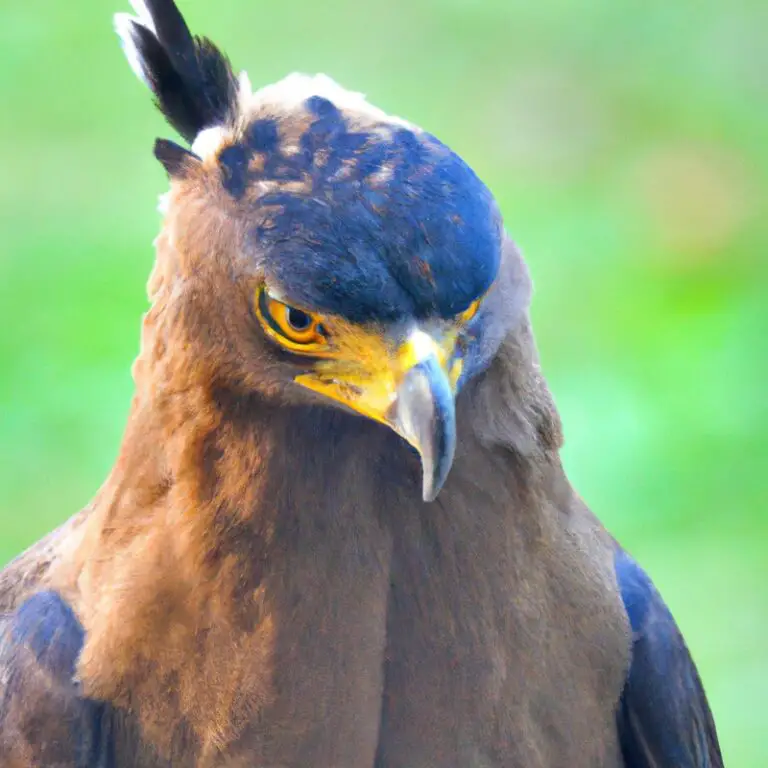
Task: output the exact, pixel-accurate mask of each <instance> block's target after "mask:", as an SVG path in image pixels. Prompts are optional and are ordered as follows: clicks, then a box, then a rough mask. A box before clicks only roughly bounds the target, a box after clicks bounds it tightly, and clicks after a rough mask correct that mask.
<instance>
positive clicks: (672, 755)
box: [615, 549, 723, 768]
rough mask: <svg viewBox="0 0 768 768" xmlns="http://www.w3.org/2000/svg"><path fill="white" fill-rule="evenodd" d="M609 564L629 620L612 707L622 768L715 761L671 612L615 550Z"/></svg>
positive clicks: (681, 767) (718, 761) (671, 767)
mask: <svg viewBox="0 0 768 768" xmlns="http://www.w3.org/2000/svg"><path fill="white" fill-rule="evenodd" d="M615 566H616V577H617V580H618V584H619V589H620V591H621V597H622V599H623V601H624V606H625V608H626V611H627V614H628V616H629V621H630V625H631V627H632V661H631V665H630V669H629V674H628V676H627V680H626V683H625V686H624V691H623V693H622V696H621V701H620V703H619V710H618V714H617V719H618V728H619V736H620V740H621V748H622V752H623V755H624V761H625V763H626V766H627V768H722V766H723V758H722V755H721V754H720V747H719V745H718V741H717V733H716V731H715V724H714V720H713V718H712V713H711V712H710V709H709V704H708V703H707V698H706V696H705V694H704V688H703V687H702V684H701V680H700V678H699V674H698V672H697V671H696V666H695V665H694V663H693V659H692V658H691V655H690V653H689V651H688V648H687V647H686V645H685V641H684V640H683V636H682V635H681V633H680V630H679V629H678V627H677V625H676V624H675V620H674V619H673V618H672V614H671V613H670V611H669V609H668V608H667V606H666V605H665V603H664V601H663V600H662V598H661V595H659V593H658V591H657V590H656V588H655V587H654V585H653V583H652V582H651V580H650V579H649V578H648V576H647V574H646V573H645V572H644V571H643V570H642V568H640V566H639V565H638V564H637V563H636V562H635V561H634V560H633V559H632V558H631V557H630V556H629V555H628V554H627V553H626V552H624V551H623V550H621V549H619V550H617V553H616V557H615Z"/></svg>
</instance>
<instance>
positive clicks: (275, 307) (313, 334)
mask: <svg viewBox="0 0 768 768" xmlns="http://www.w3.org/2000/svg"><path fill="white" fill-rule="evenodd" d="M255 308H256V316H257V317H258V318H259V321H260V322H261V327H262V328H263V329H264V332H265V333H266V334H267V336H269V337H270V338H271V339H272V340H273V341H276V342H277V343H278V344H280V345H281V346H283V347H285V348H286V349H289V350H290V351H291V352H298V353H300V354H309V355H311V354H316V353H318V352H320V351H322V350H324V349H325V348H326V347H327V344H328V338H327V336H326V333H325V329H324V328H323V326H322V324H321V320H320V318H319V317H318V316H317V315H315V314H313V313H312V312H307V311H306V310H303V309H299V308H298V307H293V306H291V305H290V304H286V303H285V302H284V301H280V300H279V299H276V298H275V297H274V296H271V295H270V293H269V291H268V290H267V287H266V286H265V285H261V286H259V288H258V289H257V291H256V302H255Z"/></svg>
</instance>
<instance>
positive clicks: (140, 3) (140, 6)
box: [131, 0, 157, 37]
mask: <svg viewBox="0 0 768 768" xmlns="http://www.w3.org/2000/svg"><path fill="white" fill-rule="evenodd" d="M131 8H133V10H134V11H135V12H136V15H137V16H138V17H139V18H138V21H139V22H140V23H141V24H142V26H145V27H146V28H147V29H148V30H150V31H151V32H152V33H153V34H154V35H155V37H157V30H156V29H155V21H154V19H153V18H152V14H151V13H150V12H149V9H148V8H147V4H146V3H145V2H144V0H131Z"/></svg>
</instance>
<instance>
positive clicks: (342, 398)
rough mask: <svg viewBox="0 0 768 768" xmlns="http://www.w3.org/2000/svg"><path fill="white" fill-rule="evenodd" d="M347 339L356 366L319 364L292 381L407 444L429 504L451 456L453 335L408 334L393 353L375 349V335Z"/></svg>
mask: <svg viewBox="0 0 768 768" xmlns="http://www.w3.org/2000/svg"><path fill="white" fill-rule="evenodd" d="M350 340H351V342H352V343H356V350H357V355H356V356H357V357H358V359H359V360H360V361H361V362H360V363H358V362H357V361H355V363H354V364H353V365H352V366H350V365H349V362H348V360H346V361H345V360H344V359H342V358H339V359H333V358H331V359H327V360H321V361H320V362H319V363H317V364H316V366H315V369H314V370H313V371H310V372H307V373H303V374H300V375H299V376H296V377H295V381H296V382H297V383H298V384H301V385H302V386H304V387H306V388H307V389H310V390H312V391H313V392H316V393H318V394H321V395H323V396H325V397H327V398H330V399H331V400H333V401H335V402H337V403H340V404H342V405H343V406H345V407H346V408H349V409H350V410H352V411H355V412H356V413H358V414H360V415H361V416H365V417H366V418H369V419H372V420H373V421H378V422H380V423H381V424H385V425H386V426H388V427H389V428H390V429H392V430H394V431H395V432H397V434H399V435H400V436H401V437H402V438H403V439H404V440H406V441H407V442H408V443H410V445H411V446H413V447H414V448H415V449H416V450H417V451H418V452H419V455H420V456H421V467H422V475H423V497H424V501H434V499H435V497H436V496H437V494H438V493H439V491H440V489H441V488H442V487H443V483H445V479H446V478H447V477H448V472H449V471H450V469H451V465H452V464H453V457H454V453H455V452H456V406H455V403H454V393H455V391H456V384H457V381H458V379H459V377H460V375H461V369H462V361H461V359H460V358H456V357H455V355H454V349H455V345H456V335H455V333H450V332H449V333H444V334H442V335H441V337H440V338H438V339H435V338H434V337H433V336H431V335H430V334H428V333H426V332H425V331H422V330H420V329H414V330H413V331H411V333H410V334H409V335H408V336H407V337H406V338H405V339H404V340H403V341H401V342H400V343H399V344H398V345H397V346H396V347H395V348H392V347H391V346H389V345H386V344H381V337H380V336H377V335H375V334H358V336H357V337H355V336H354V335H352V336H350V337H348V344H349V342H350ZM350 346H351V345H350ZM371 350H376V352H375V353H372V352H371Z"/></svg>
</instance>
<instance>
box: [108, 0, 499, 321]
mask: <svg viewBox="0 0 768 768" xmlns="http://www.w3.org/2000/svg"><path fill="white" fill-rule="evenodd" d="M136 12H137V14H138V16H137V17H136V18H129V17H120V18H119V19H118V22H117V24H118V29H119V30H120V31H121V34H122V36H123V39H124V42H125V44H126V52H127V53H128V55H129V60H130V61H132V62H133V63H134V65H135V67H136V69H137V71H138V72H139V74H140V75H141V76H142V77H143V78H144V79H145V80H146V81H147V82H148V84H149V85H150V87H151V88H152V90H153V91H154V93H155V95H156V96H157V99H158V103H159V106H160V108H161V109H162V110H163V111H164V113H165V114H166V116H167V117H168V119H169V121H170V122H171V123H172V124H173V125H175V126H176V127H177V128H178V130H179V131H180V132H181V133H182V135H184V136H185V137H186V138H187V139H189V140H190V141H191V142H192V154H188V153H186V152H185V150H183V149H182V148H180V147H178V146H176V145H173V144H171V143H168V142H165V141H161V142H159V143H158V145H157V147H156V154H157V155H158V157H159V159H160V160H161V162H162V163H163V165H164V166H165V168H166V170H167V171H168V172H169V174H170V175H171V176H176V177H180V176H184V175H185V174H186V171H187V169H189V168H191V167H193V166H194V161H195V160H196V159H200V160H202V162H203V163H204V165H205V167H206V172H207V173H213V174H218V176H219V181H220V183H221V185H222V187H223V189H224V190H225V191H226V193H228V195H229V197H230V198H231V199H232V200H233V201H235V202H236V203H237V211H238V212H239V214H238V215H241V216H242V218H241V219H240V226H241V227H242V226H245V228H246V229H247V231H248V236H247V237H246V239H245V242H246V251H247V252H246V254H245V255H246V256H248V255H249V253H250V255H251V257H252V259H253V260H254V262H255V263H258V265H259V267H260V270H261V272H262V273H263V274H264V276H265V277H266V278H267V280H268V281H269V282H270V283H271V284H272V285H273V287H275V288H279V289H280V290H281V292H282V293H283V294H284V295H285V296H286V297H287V298H288V299H290V300H292V301H294V302H296V303H298V304H300V305H303V306H307V307H312V308H314V309H317V310H319V311H323V312H328V313H333V314H339V315H341V316H343V317H345V318H347V319H348V320H350V321H353V322H382V323H397V322H400V321H406V320H409V319H412V318H415V319H425V318H430V317H434V318H449V317H453V316H455V315H457V314H458V313H460V312H462V311H463V310H464V309H466V308H467V307H468V306H469V305H470V304H471V303H472V302H473V301H475V300H476V299H478V298H479V297H480V296H482V295H483V294H484V293H485V292H486V291H487V289H488V288H489V286H490V285H491V283H492V282H493V280H494V279H495V277H496V274H497V271H498V267H499V262H500V258H501V242H502V237H503V231H502V225H501V217H500V215H499V212H498V208H497V206H496V204H495V202H494V199H493V197H492V195H491V193H490V192H489V191H488V189H487V188H486V187H485V185H484V184H483V183H482V182H481V181H480V180H479V179H478V177H477V176H476V175H475V174H474V172H473V171H472V170H471V169H470V168H469V166H468V165H467V164H466V163H464V161H463V160H462V159H461V158H459V157H458V156H457V155H456V154H455V153H454V152H452V151H451V150H450V149H449V148H448V147H446V146H445V145H444V144H442V143H441V142H440V141H438V140H437V139H436V138H435V137H434V136H432V135H430V134H428V133H426V132H425V131H422V130H421V129H420V128H418V127H416V126H414V125H412V124H411V123H408V122H407V121H405V120H402V119H401V118H398V117H394V116H392V115H388V114H387V113H385V112H384V111H382V110H381V109H379V108H377V107H375V106H373V105H372V104H370V103H369V102H368V101H366V99H365V97H364V96H363V95H362V94H360V93H356V92H353V91H348V90H346V89H344V88H343V87H341V86H340V85H338V84H337V83H335V82H334V81H333V80H331V79H330V78H329V77H327V76H325V75H314V76H309V75H303V74H292V75H289V76H288V77H286V78H284V79H283V80H281V81H279V82H278V83H275V84H273V85H268V86H266V87H264V88H261V89H259V90H257V91H255V92H253V91H252V90H251V87H250V82H249V80H248V76H247V75H246V74H244V73H243V74H242V75H241V76H240V77H239V79H236V78H235V77H234V75H233V74H232V70H231V68H230V66H229V64H228V62H227V61H226V59H225V58H224V57H223V56H222V55H221V54H220V53H219V52H218V51H217V50H216V49H215V48H213V46H211V45H210V44H209V43H207V42H206V41H205V40H201V39H199V38H193V37H192V36H191V35H190V33H189V30H188V29H187V26H186V24H185V23H184V21H183V19H182V18H181V15H180V14H179V12H178V10H177V9H176V7H175V6H174V5H173V3H172V2H171V0H162V1H161V0H144V1H143V2H142V4H141V5H139V6H138V7H136Z"/></svg>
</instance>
